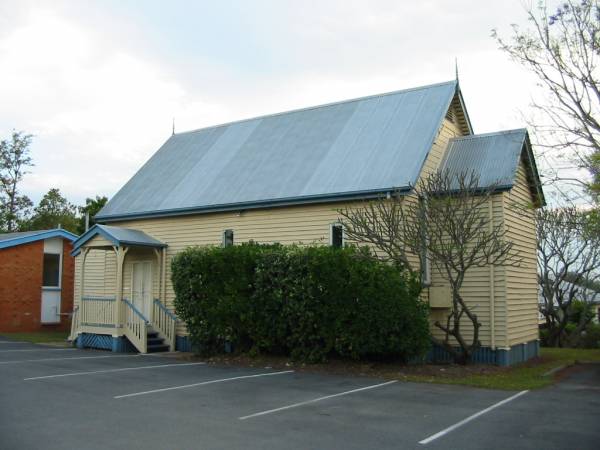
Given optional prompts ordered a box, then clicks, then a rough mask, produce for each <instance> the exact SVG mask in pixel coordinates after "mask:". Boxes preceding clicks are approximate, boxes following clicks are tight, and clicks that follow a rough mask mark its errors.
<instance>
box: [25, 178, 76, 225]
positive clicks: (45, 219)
mask: <svg viewBox="0 0 600 450" xmlns="http://www.w3.org/2000/svg"><path fill="white" fill-rule="evenodd" d="M26 227H27V228H28V229H30V230H45V229H50V228H59V227H60V228H64V229H65V230H68V231H71V232H73V233H77V231H78V228H79V219H78V218H77V208H76V207H75V206H74V205H72V204H71V203H69V201H68V200H67V199H66V198H64V197H63V196H62V195H61V193H60V190H59V189H56V188H53V189H50V190H49V191H48V193H47V194H46V195H44V197H43V198H42V199H41V200H40V203H39V204H38V205H37V206H36V207H35V208H34V213H33V216H32V217H31V219H30V220H28V221H27V224H26Z"/></svg>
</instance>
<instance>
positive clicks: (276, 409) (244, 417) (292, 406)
mask: <svg viewBox="0 0 600 450" xmlns="http://www.w3.org/2000/svg"><path fill="white" fill-rule="evenodd" d="M397 381H398V380H392V381H387V382H385V383H379V384H374V385H372V386H365V387H362V388H358V389H352V390H351V391H345V392H340V393H338V394H333V395H326V396H325V397H319V398H313V399H312V400H307V401H305V402H300V403H294V404H292V405H287V406H282V407H281V408H275V409H269V410H267V411H261V412H257V413H254V414H250V415H248V416H242V417H238V419H240V420H246V419H251V418H252V417H258V416H264V415H266V414H272V413H274V412H279V411H284V410H286V409H291V408H297V407H298V406H304V405H309V404H311V403H316V402H320V401H322V400H327V399H328V398H334V397H341V396H342V395H348V394H353V393H355V392H360V391H366V390H368V389H375V388H378V387H382V386H387V385H388V384H392V383H396V382H397Z"/></svg>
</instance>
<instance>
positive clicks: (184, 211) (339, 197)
mask: <svg viewBox="0 0 600 450" xmlns="http://www.w3.org/2000/svg"><path fill="white" fill-rule="evenodd" d="M411 189H412V188H411V186H403V187H389V188H382V189H375V190H370V191H356V192H343V193H338V194H324V195H314V196H303V197H288V198H283V199H270V200H260V201H253V202H242V203H229V204H222V205H210V206H206V207H190V208H175V209H165V210H156V211H141V212H134V213H128V214H115V215H105V216H96V218H95V220H97V221H102V222H105V223H109V222H117V221H120V220H131V219H148V218H155V217H172V216H185V215H193V214H209V213H217V212H227V211H244V210H250V209H268V208H277V207H282V206H296V205H307V204H319V203H333V202H341V201H348V200H363V199H364V200H366V199H373V198H378V197H381V196H382V195H385V194H387V193H388V192H409V191H410V190H411Z"/></svg>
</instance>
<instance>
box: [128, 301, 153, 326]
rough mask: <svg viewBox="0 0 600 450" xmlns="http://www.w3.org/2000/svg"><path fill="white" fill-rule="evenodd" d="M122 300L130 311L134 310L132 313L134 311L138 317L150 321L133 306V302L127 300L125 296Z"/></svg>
mask: <svg viewBox="0 0 600 450" xmlns="http://www.w3.org/2000/svg"><path fill="white" fill-rule="evenodd" d="M123 302H124V303H125V304H126V305H127V306H129V307H130V308H131V310H132V311H133V312H134V313H135V314H136V315H137V316H138V317H139V318H140V319H142V320H144V321H145V322H146V323H150V321H149V320H148V319H146V318H145V317H144V315H143V314H142V313H141V312H140V310H139V309H137V308H136V307H135V305H134V304H133V303H131V302H130V301H129V300H127V299H126V298H124V299H123Z"/></svg>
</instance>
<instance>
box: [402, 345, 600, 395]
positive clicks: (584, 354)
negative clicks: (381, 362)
mask: <svg viewBox="0 0 600 450" xmlns="http://www.w3.org/2000/svg"><path fill="white" fill-rule="evenodd" d="M585 362H600V350H588V349H571V348H542V349H541V351H540V357H539V358H535V359H533V360H531V361H527V362H525V363H522V364H517V365H515V366H512V367H490V368H489V370H486V371H483V372H482V373H473V372H470V373H469V372H468V371H467V370H468V368H465V371H466V372H465V373H463V374H462V376H461V375H460V374H456V375H458V376H444V375H442V376H436V377H432V376H426V375H425V376H423V375H414V374H406V375H405V376H404V377H403V379H405V380H408V381H418V382H429V383H447V384H461V385H467V386H474V387H481V388H488V389H507V390H524V389H539V388H543V387H545V386H549V385H550V384H552V383H554V382H555V381H556V380H557V375H558V374H557V373H551V374H548V372H551V371H552V370H553V369H558V368H561V367H568V366H571V365H573V364H576V363H585Z"/></svg>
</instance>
